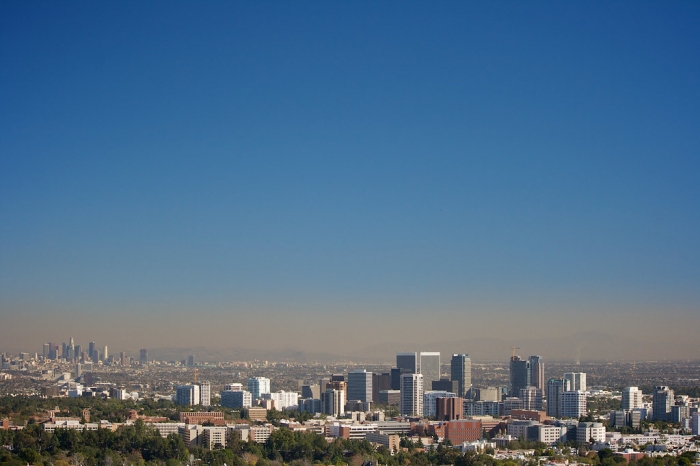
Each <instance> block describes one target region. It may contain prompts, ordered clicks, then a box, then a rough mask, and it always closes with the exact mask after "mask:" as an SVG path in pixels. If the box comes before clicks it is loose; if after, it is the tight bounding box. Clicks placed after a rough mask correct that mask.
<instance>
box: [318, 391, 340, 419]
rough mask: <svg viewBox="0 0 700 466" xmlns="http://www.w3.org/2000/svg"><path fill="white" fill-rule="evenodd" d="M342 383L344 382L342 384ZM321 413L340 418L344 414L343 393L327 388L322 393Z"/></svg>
mask: <svg viewBox="0 0 700 466" xmlns="http://www.w3.org/2000/svg"><path fill="white" fill-rule="evenodd" d="M343 383H344V382H343ZM321 403H322V404H323V412H324V413H326V414H329V415H331V416H335V417H338V416H342V415H343V414H345V392H344V391H343V390H334V389H332V388H329V389H327V390H326V391H325V393H323V399H322V400H321Z"/></svg>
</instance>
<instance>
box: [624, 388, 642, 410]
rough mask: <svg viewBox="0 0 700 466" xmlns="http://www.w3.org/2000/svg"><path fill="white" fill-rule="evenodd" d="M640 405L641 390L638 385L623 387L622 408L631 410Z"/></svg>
mask: <svg viewBox="0 0 700 466" xmlns="http://www.w3.org/2000/svg"><path fill="white" fill-rule="evenodd" d="M641 407H642V391H641V390H640V389H639V388H638V387H625V388H624V389H623V390H622V409H623V410H625V411H632V410H633V409H636V408H641Z"/></svg>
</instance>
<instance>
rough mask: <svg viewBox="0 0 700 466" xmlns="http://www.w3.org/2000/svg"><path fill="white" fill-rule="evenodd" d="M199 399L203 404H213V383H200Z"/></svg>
mask: <svg viewBox="0 0 700 466" xmlns="http://www.w3.org/2000/svg"><path fill="white" fill-rule="evenodd" d="M199 399H200V404H201V405H202V406H209V405H211V384H210V383H209V382H202V383H200V384H199Z"/></svg>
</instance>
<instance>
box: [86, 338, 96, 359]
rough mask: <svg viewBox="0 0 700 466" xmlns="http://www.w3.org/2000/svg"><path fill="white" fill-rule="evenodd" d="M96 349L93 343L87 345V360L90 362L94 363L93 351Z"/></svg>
mask: <svg viewBox="0 0 700 466" xmlns="http://www.w3.org/2000/svg"><path fill="white" fill-rule="evenodd" d="M96 349H97V344H96V343H95V342H94V341H91V342H90V343H88V358H90V361H95V356H94V354H95V350H96Z"/></svg>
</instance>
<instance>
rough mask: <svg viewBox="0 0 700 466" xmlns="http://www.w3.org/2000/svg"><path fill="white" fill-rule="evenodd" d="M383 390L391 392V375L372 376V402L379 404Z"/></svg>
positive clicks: (375, 374)
mask: <svg viewBox="0 0 700 466" xmlns="http://www.w3.org/2000/svg"><path fill="white" fill-rule="evenodd" d="M381 390H391V374H390V373H389V372H382V373H381V374H377V373H374V374H372V402H373V403H379V392H380V391H381Z"/></svg>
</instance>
